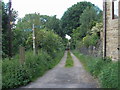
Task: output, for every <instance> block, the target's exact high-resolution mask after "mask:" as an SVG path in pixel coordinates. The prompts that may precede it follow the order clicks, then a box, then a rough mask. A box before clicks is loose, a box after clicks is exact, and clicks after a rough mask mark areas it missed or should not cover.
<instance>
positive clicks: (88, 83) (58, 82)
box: [22, 51, 99, 88]
mask: <svg viewBox="0 0 120 90" xmlns="http://www.w3.org/2000/svg"><path fill="white" fill-rule="evenodd" d="M71 56H72V58H73V60H74V67H72V68H66V67H64V66H65V62H66V58H67V51H66V52H65V54H64V57H63V58H62V60H61V62H60V63H59V64H58V65H57V66H56V67H55V68H53V69H52V70H50V71H48V72H47V73H46V74H45V75H44V76H42V77H40V78H38V80H36V81H35V82H32V83H30V84H29V85H27V86H24V87H22V88H98V87H99V85H98V83H97V80H94V79H93V77H92V76H91V75H90V74H89V73H87V72H86V71H85V70H84V68H83V66H82V65H81V63H80V62H79V60H78V59H77V58H76V57H75V56H74V55H73V53H71Z"/></svg>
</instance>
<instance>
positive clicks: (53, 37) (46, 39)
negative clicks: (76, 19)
mask: <svg viewBox="0 0 120 90" xmlns="http://www.w3.org/2000/svg"><path fill="white" fill-rule="evenodd" d="M26 44H27V45H30V46H31V48H32V35H30V36H29V39H28V40H27V43H26ZM36 48H37V49H42V50H44V51H46V52H47V53H48V54H50V55H51V56H52V57H53V58H54V57H56V54H55V52H57V51H62V50H63V49H64V44H63V41H62V38H61V37H60V36H58V35H57V34H55V33H54V32H52V31H50V30H48V31H47V30H46V29H41V30H38V31H36Z"/></svg>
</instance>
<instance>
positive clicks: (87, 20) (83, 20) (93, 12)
mask: <svg viewBox="0 0 120 90" xmlns="http://www.w3.org/2000/svg"><path fill="white" fill-rule="evenodd" d="M99 12H100V10H99V8H97V7H90V8H89V7H87V8H86V9H85V10H84V12H83V13H82V15H81V16H80V24H81V26H80V32H82V33H81V36H82V37H84V36H86V35H87V34H90V32H91V29H92V27H93V26H95V25H96V22H97V20H99V17H98V15H99Z"/></svg>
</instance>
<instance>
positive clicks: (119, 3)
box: [112, 0, 120, 19]
mask: <svg viewBox="0 0 120 90" xmlns="http://www.w3.org/2000/svg"><path fill="white" fill-rule="evenodd" d="M119 17H120V0H119V1H118V16H117V17H115V0H112V19H118V18H119Z"/></svg>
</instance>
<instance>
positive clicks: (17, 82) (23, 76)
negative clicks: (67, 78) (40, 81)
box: [2, 51, 63, 89]
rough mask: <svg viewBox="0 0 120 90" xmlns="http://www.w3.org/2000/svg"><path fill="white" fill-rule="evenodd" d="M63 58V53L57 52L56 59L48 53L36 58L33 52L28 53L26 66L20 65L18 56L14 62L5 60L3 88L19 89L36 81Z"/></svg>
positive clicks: (3, 65) (3, 64)
mask: <svg viewBox="0 0 120 90" xmlns="http://www.w3.org/2000/svg"><path fill="white" fill-rule="evenodd" d="M62 56H63V52H62V51H61V52H57V54H56V57H55V58H54V59H53V58H52V57H51V56H50V55H48V54H47V53H46V52H40V53H39V54H38V55H36V56H34V55H33V52H27V53H26V61H25V64H24V65H20V64H19V60H18V57H19V56H18V55H17V56H16V57H14V58H13V59H12V60H8V59H5V60H3V63H2V68H3V72H2V73H3V75H2V76H3V77H2V82H3V83H2V88H3V89H9V88H17V87H19V86H22V85H26V84H28V83H29V82H31V81H34V80H36V79H37V78H38V77H39V76H42V75H43V74H44V73H45V72H46V71H47V70H49V69H51V68H53V67H54V66H55V65H56V64H58V63H59V61H60V60H61V58H62Z"/></svg>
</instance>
